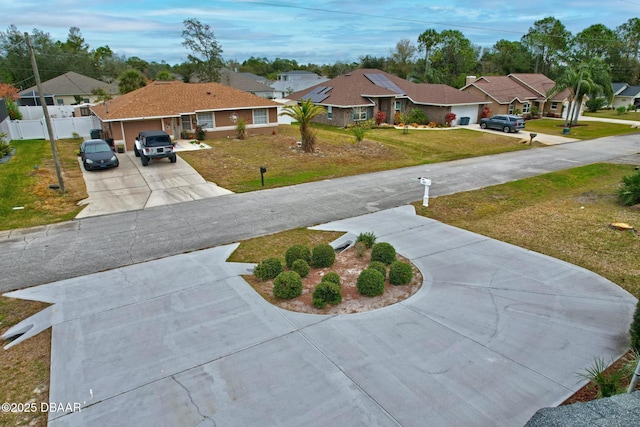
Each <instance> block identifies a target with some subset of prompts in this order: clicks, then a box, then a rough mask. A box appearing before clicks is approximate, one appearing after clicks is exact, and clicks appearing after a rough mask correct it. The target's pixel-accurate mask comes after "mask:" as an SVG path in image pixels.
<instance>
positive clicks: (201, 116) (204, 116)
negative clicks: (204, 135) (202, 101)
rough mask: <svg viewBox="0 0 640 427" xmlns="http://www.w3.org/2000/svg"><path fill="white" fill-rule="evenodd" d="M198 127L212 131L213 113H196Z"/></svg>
mask: <svg viewBox="0 0 640 427" xmlns="http://www.w3.org/2000/svg"><path fill="white" fill-rule="evenodd" d="M197 120H198V126H200V127H202V129H213V127H214V124H213V113H198V115H197Z"/></svg>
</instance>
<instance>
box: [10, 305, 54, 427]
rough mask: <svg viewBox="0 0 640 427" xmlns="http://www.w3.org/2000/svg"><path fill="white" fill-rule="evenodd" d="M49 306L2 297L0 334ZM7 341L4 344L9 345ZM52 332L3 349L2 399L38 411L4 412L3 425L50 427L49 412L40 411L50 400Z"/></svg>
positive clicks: (45, 332)
mask: <svg viewBox="0 0 640 427" xmlns="http://www.w3.org/2000/svg"><path fill="white" fill-rule="evenodd" d="M46 307H47V304H45V303H41V302H36V301H25V300H19V299H13V298H6V297H0V335H1V334H3V333H5V332H6V331H7V330H8V329H9V328H10V327H11V326H13V325H14V324H16V323H18V322H19V321H21V320H23V319H26V318H27V317H29V316H31V315H32V314H35V313H37V312H39V311H41V310H43V309H44V308H46ZM6 344H7V342H2V346H5V345H6ZM50 362H51V329H47V330H46V331H44V332H41V333H40V334H38V335H36V336H35V337H32V338H29V339H28V340H26V341H24V342H22V343H20V344H18V345H16V346H14V347H12V348H10V349H9V350H4V349H0V372H2V381H0V396H1V399H2V402H3V403H4V402H7V403H16V404H18V403H20V404H33V403H35V407H36V409H37V410H36V412H25V411H23V412H4V411H2V412H0V425H2V426H20V425H25V426H26V425H28V426H46V425H47V417H48V413H47V412H46V411H45V412H40V409H41V406H40V404H41V403H46V402H48V401H49V365H50Z"/></svg>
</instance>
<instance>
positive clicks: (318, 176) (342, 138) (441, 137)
mask: <svg viewBox="0 0 640 427" xmlns="http://www.w3.org/2000/svg"><path fill="white" fill-rule="evenodd" d="M314 130H315V132H316V138H317V142H316V152H315V153H302V152H301V151H300V150H299V149H298V148H297V146H296V141H299V140H300V134H299V130H298V127H297V126H292V125H281V126H280V127H279V128H278V134H277V135H255V136H251V137H250V138H248V139H245V140H242V141H240V140H231V139H227V138H224V139H215V140H207V141H206V142H207V144H208V145H210V146H211V147H212V149H211V150H202V151H195V152H184V153H181V154H180V156H181V157H182V158H183V159H185V160H186V161H188V162H189V163H190V164H191V165H192V166H193V167H194V168H195V169H196V170H198V172H200V174H202V176H203V177H204V178H205V179H206V180H208V181H211V182H215V183H216V184H218V185H220V186H222V187H224V188H228V189H229V190H231V191H234V192H246V191H254V190H259V189H260V188H261V182H260V172H259V170H260V166H264V167H266V168H267V173H266V174H265V187H266V188H269V187H280V186H285V185H293V184H299V183H303V182H309V181H318V180H322V179H330V178H335V177H341V176H349V175H357V174H363V173H368V172H375V171H380V170H389V169H395V168H401V167H406V166H415V165H420V164H425V163H436V162H444V161H448V160H455V159H462V158H467V157H475V156H483V155H487V154H495V153H501V152H506V151H514V150H526V149H529V148H530V147H529V146H527V145H523V144H520V143H519V141H518V140H517V139H514V138H510V137H507V136H504V135H501V134H488V133H485V132H475V131H471V130H468V129H453V130H413V129H411V130H409V133H408V134H404V133H403V131H402V130H398V129H393V128H391V129H372V130H370V131H368V132H367V133H366V134H365V139H364V141H362V142H360V143H356V142H355V138H354V136H353V134H352V133H351V132H349V131H347V130H344V129H342V128H335V127H328V126H314Z"/></svg>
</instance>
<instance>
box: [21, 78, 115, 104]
mask: <svg viewBox="0 0 640 427" xmlns="http://www.w3.org/2000/svg"><path fill="white" fill-rule="evenodd" d="M96 89H103V90H104V91H105V92H107V93H108V94H109V95H111V96H114V97H115V96H117V95H118V85H116V84H113V83H105V82H103V81H100V80H96V79H92V78H91V77H87V76H83V75H82V74H78V73H74V72H73V71H69V72H68V73H64V74H62V75H61V76H58V77H54V78H52V79H51V80H47V81H45V82H42V91H43V92H44V93H45V102H46V103H47V105H76V104H82V103H91V102H95V100H96V95H94V94H93V91H94V90H96ZM18 95H19V96H20V98H19V99H18V102H17V103H18V105H20V106H34V105H40V98H39V96H38V88H37V87H36V86H33V87H30V88H28V89H25V90H23V91H21V92H19V93H18Z"/></svg>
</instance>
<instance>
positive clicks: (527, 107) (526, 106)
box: [522, 102, 531, 114]
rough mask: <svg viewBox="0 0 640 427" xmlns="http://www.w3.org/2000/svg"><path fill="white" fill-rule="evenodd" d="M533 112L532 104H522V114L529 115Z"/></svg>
mask: <svg viewBox="0 0 640 427" xmlns="http://www.w3.org/2000/svg"><path fill="white" fill-rule="evenodd" d="M530 111H531V104H530V103H529V102H525V103H524V104H522V113H523V114H524V113H528V112H530Z"/></svg>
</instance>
